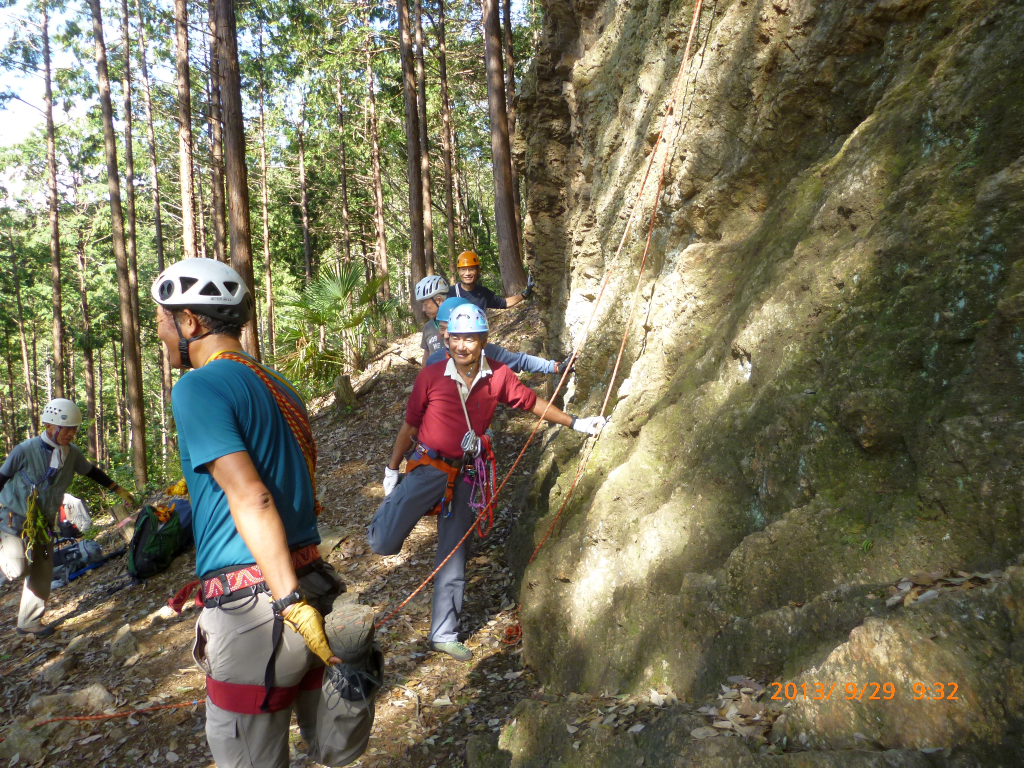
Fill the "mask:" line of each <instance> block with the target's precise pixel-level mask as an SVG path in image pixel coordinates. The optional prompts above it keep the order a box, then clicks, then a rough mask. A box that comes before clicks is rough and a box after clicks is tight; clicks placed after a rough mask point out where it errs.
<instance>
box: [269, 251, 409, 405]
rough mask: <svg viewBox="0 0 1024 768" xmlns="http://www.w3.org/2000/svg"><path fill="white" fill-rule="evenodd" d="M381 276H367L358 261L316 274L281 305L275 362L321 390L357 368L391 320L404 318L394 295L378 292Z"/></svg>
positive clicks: (306, 384)
mask: <svg viewBox="0 0 1024 768" xmlns="http://www.w3.org/2000/svg"><path fill="white" fill-rule="evenodd" d="M382 283H383V279H382V278H380V277H374V278H371V279H370V280H365V279H364V275H363V267H362V265H361V264H359V263H358V262H350V263H348V264H342V265H341V267H340V268H339V269H337V270H336V271H332V272H328V273H326V274H321V275H319V276H317V277H316V278H315V279H314V280H313V281H312V282H311V283H310V284H309V285H308V286H306V288H305V289H304V290H303V291H302V294H301V295H300V296H299V298H298V299H297V300H295V301H292V302H284V303H282V304H281V305H280V308H279V315H278V316H279V318H280V324H279V326H278V340H277V350H278V353H277V358H276V359H275V360H274V365H275V367H277V368H278V370H280V371H281V372H282V373H283V374H285V375H286V376H288V377H289V378H290V379H291V380H292V381H294V382H295V383H296V384H298V385H299V386H301V387H302V388H303V389H305V390H307V394H310V395H314V394H320V393H322V392H323V391H324V390H326V389H327V388H328V387H329V386H330V385H331V384H332V382H333V381H334V378H335V377H336V376H337V375H338V374H340V373H344V372H346V371H352V370H357V369H358V368H359V367H360V365H361V362H362V360H363V359H364V358H365V356H366V354H367V353H368V352H369V351H370V350H371V349H372V348H373V346H374V344H375V343H376V341H377V339H379V338H380V337H381V336H382V335H383V334H384V331H385V329H386V327H387V325H388V323H389V322H390V323H394V322H395V321H396V320H399V319H400V318H401V317H402V308H401V307H400V305H399V303H398V301H397V300H395V299H391V300H389V301H383V300H381V299H380V297H379V296H378V295H377V294H378V292H379V291H380V288H381V285H382Z"/></svg>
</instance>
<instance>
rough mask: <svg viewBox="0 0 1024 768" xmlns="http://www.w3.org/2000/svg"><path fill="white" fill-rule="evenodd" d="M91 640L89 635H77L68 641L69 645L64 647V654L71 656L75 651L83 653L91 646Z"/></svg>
mask: <svg viewBox="0 0 1024 768" xmlns="http://www.w3.org/2000/svg"><path fill="white" fill-rule="evenodd" d="M91 642H92V638H91V637H89V636H88V635H76V636H75V637H74V638H72V639H71V642H70V643H68V647H67V648H65V649H64V654H65V655H66V656H70V655H71V654H73V653H81V652H83V651H85V650H86V649H87V648H88V647H89V644H90V643H91Z"/></svg>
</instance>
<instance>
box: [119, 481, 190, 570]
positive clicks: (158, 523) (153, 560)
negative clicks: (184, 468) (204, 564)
mask: <svg viewBox="0 0 1024 768" xmlns="http://www.w3.org/2000/svg"><path fill="white" fill-rule="evenodd" d="M179 507H181V509H180V510H179V509H178V508H179ZM185 507H187V508H188V509H187V512H188V515H187V516H188V518H189V520H190V521H191V511H192V508H191V506H190V505H189V502H188V500H187V499H178V500H176V501H175V502H174V503H173V504H172V505H171V506H170V507H169V508H168V507H163V506H161V507H159V508H157V507H154V506H153V505H151V504H147V505H146V506H144V507H143V508H142V509H141V510H140V511H139V514H138V517H136V519H135V533H133V534H132V540H131V543H130V544H129V545H128V573H130V574H131V575H132V576H134V577H135V578H136V579H148V578H149V577H150V576H155V575H156V574H158V573H162V572H163V571H166V570H167V569H168V568H169V567H170V565H171V561H172V560H174V558H175V557H176V556H177V555H179V554H181V553H182V552H184V551H185V550H186V549H188V547H189V546H190V545H191V544H192V527H191V525H187V524H184V523H183V522H182V517H184V516H186V515H184V514H182V513H184V512H186V509H185Z"/></svg>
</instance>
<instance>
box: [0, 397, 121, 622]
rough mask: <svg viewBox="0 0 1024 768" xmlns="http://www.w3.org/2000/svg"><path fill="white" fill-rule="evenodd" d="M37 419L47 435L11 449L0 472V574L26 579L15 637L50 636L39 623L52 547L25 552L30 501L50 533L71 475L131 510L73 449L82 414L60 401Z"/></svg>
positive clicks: (44, 543)
mask: <svg viewBox="0 0 1024 768" xmlns="http://www.w3.org/2000/svg"><path fill="white" fill-rule="evenodd" d="M39 420H40V421H42V422H43V424H45V425H46V430H45V431H44V432H43V433H42V434H40V435H39V436H38V437H30V438H29V439H28V440H25V441H24V442H22V443H20V444H18V445H16V446H15V447H14V450H12V451H11V454H10V455H9V456H8V457H7V460H6V461H5V462H4V463H3V466H2V467H0V570H3V573H4V575H5V576H6V577H7V578H8V579H11V580H12V581H13V580H14V579H20V578H21V577H22V576H25V577H26V578H25V588H24V590H23V591H22V593H21V609H20V610H19V611H18V628H17V632H18V634H19V635H34V636H35V637H49V636H50V635H52V634H53V628H52V627H48V626H46V625H44V624H43V623H42V618H43V612H44V611H45V610H46V599H47V598H48V597H49V596H50V581H51V579H52V578H53V542H52V540H49V537H48V536H47V537H46V539H47V540H44V541H38V540H37V541H35V542H34V545H33V546H32V547H31V549H30V550H29V551H26V547H25V542H24V540H23V539H22V536H21V533H22V529H23V527H24V525H25V519H26V517H27V516H28V508H29V504H30V500H31V499H32V498H33V497H34V498H35V504H36V508H37V510H38V512H39V514H41V515H42V516H43V518H44V523H45V526H46V528H47V530H48V531H52V530H53V528H54V520H55V518H56V517H57V513H58V512H59V511H60V505H61V502H62V501H63V500H64V493H65V491H67V489H68V487H69V486H70V485H71V481H72V480H74V479H75V475H84V476H85V477H88V478H89V479H90V480H93V481H95V482H96V483H99V484H100V485H102V486H103V487H104V488H106V489H108V490H111V491H113V492H114V493H116V494H118V495H119V496H120V497H121V498H123V499H124V500H125V501H126V502H128V503H129V504H130V505H132V506H134V504H135V499H133V498H132V495H131V494H130V493H129V492H128V491H126V490H125V489H124V488H122V487H120V486H119V485H118V484H117V483H115V482H114V481H113V480H111V479H110V477H109V476H108V475H107V474H106V473H105V472H104V471H103V470H102V469H100V468H99V467H97V466H95V465H94V464H92V463H91V462H90V461H89V460H88V459H86V458H85V456H84V455H82V452H81V451H80V450H79V449H78V448H77V447H75V446H74V445H72V442H73V441H74V439H75V435H76V434H77V432H78V428H79V427H80V426H81V425H82V411H81V409H80V408H79V407H78V406H77V405H75V403H73V402H72V401H70V400H65V399H64V398H57V399H56V400H51V401H50V402H49V403H47V404H46V407H45V408H43V413H42V416H40V419H39Z"/></svg>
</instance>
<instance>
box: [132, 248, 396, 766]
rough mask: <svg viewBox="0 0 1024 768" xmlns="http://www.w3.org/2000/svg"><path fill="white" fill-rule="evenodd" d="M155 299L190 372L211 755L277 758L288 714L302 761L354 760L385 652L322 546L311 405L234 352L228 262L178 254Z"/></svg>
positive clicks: (185, 459)
mask: <svg viewBox="0 0 1024 768" xmlns="http://www.w3.org/2000/svg"><path fill="white" fill-rule="evenodd" d="M152 293H153V298H154V300H155V301H156V302H157V304H159V305H160V306H159V308H158V309H157V335H158V336H159V338H160V340H161V341H162V342H163V343H164V345H165V346H166V348H167V352H168V356H169V358H170V362H171V365H172V366H174V367H177V368H185V369H188V368H193V367H194V368H195V370H192V371H189V372H188V373H186V374H185V375H184V376H182V377H181V379H180V380H179V381H178V383H177V384H176V385H175V387H174V390H173V391H172V393H171V405H172V408H173V410H174V418H175V421H176V422H177V427H178V442H179V450H180V453H181V468H182V472H184V474H185V481H186V483H187V484H188V489H189V495H190V497H191V501H192V530H193V532H194V534H195V540H196V572H197V573H198V574H199V575H200V579H201V583H200V587H199V588H200V590H201V596H202V601H203V612H202V614H200V617H199V621H198V623H197V625H196V644H195V649H194V652H193V655H194V656H195V659H196V662H197V663H198V664H199V666H200V668H201V669H202V670H203V671H204V672H205V673H206V697H207V698H206V738H207V741H208V742H209V745H210V751H211V752H212V753H213V758H214V760H215V761H216V763H217V766H218V768H286V766H287V765H288V763H289V750H288V734H289V727H290V724H291V717H292V712H293V711H294V712H295V713H296V715H297V718H298V722H299V731H300V733H301V735H302V738H303V740H304V741H305V742H306V744H307V745H308V746H309V755H310V757H312V758H313V759H314V760H316V761H317V762H318V763H321V764H323V765H328V766H339V765H347V764H348V763H351V762H352V761H353V760H355V759H356V758H357V757H359V755H361V754H362V753H363V751H365V749H366V745H367V743H368V741H369V738H370V728H371V727H372V725H373V717H374V699H375V697H376V693H377V691H378V690H379V688H380V685H381V682H382V679H381V678H382V673H383V667H384V657H383V654H381V652H380V649H379V648H378V647H377V645H376V644H375V643H373V609H372V608H371V607H370V606H366V605H359V604H358V603H357V602H353V601H345V600H344V598H343V597H341V593H342V592H344V591H345V585H344V584H343V583H342V582H341V579H340V578H339V577H338V575H337V573H335V571H334V569H333V568H331V566H330V565H328V564H327V563H325V562H324V561H323V560H322V559H321V558H320V554H319V552H318V549H317V543H318V542H319V541H320V536H319V534H318V533H317V519H316V514H317V511H318V502H317V499H316V489H315V483H314V478H313V475H314V474H315V471H316V458H315V456H316V448H315V445H314V444H313V436H312V431H311V430H310V427H309V419H308V417H307V415H306V408H305V405H304V404H303V402H302V399H301V398H300V397H299V395H298V394H297V393H296V392H295V390H294V388H293V387H292V386H291V384H290V383H289V382H287V381H286V380H284V379H283V378H281V377H280V376H279V375H278V374H277V372H276V371H273V370H271V369H269V368H265V367H263V366H262V365H260V364H259V363H257V362H256V361H255V360H253V358H251V357H250V356H248V355H247V354H245V352H244V351H243V350H242V345H241V342H240V341H239V339H240V336H241V332H242V328H243V327H244V325H245V323H246V322H247V321H248V319H249V318H250V317H251V315H252V306H253V300H252V296H251V295H250V293H249V290H248V288H247V287H246V285H245V283H244V281H243V280H242V278H241V277H240V276H239V275H238V273H237V272H235V271H234V270H233V269H231V267H229V266H228V265H226V264H223V263H221V262H218V261H214V260H213V259H184V260H183V261H180V262H178V263H176V264H174V265H172V266H171V267H169V268H168V269H166V270H164V272H162V273H161V274H160V276H159V277H157V279H156V282H155V283H154V284H153V291H152ZM325 665H327V666H326V667H325Z"/></svg>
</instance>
